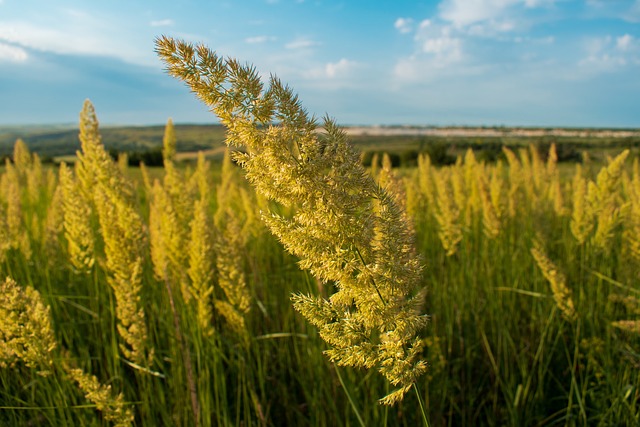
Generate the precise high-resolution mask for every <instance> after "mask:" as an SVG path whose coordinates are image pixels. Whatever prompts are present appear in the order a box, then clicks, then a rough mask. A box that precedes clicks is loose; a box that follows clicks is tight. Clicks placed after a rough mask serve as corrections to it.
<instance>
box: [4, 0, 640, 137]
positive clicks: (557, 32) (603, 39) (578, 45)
mask: <svg viewBox="0 0 640 427" xmlns="http://www.w3.org/2000/svg"><path fill="white" fill-rule="evenodd" d="M161 34H165V35H169V36H174V37H177V38H182V39H185V40H187V41H190V42H193V43H204V44H206V45H207V46H209V47H210V48H212V49H214V50H216V51H218V52H219V53H220V54H223V55H228V56H234V57H237V58H238V59H240V60H241V61H245V62H251V63H253V64H255V66H256V67H257V68H258V70H259V71H260V72H261V73H262V74H264V75H265V76H268V75H269V73H275V74H277V75H278V77H280V79H281V80H283V81H284V82H286V83H288V84H289V85H290V86H292V87H293V89H294V90H295V91H297V92H298V94H299V95H300V98H301V100H302V102H303V104H304V105H305V106H306V107H307V109H308V110H309V111H310V112H311V113H314V114H316V115H318V116H322V115H324V114H325V113H328V114H329V115H330V116H332V117H334V118H336V120H337V121H338V122H339V123H341V124H345V125H348V124H353V125H355V124H382V125H389V124H416V125H508V126H511V125H520V126H588V127H640V0H441V1H433V2H419V1H403V0H381V1H372V0H369V1H364V0H355V1H337V0H335V1H334V0H318V1H316V0H245V1H240V0H237V1H231V0H228V1H213V0H212V1H196V0H172V1H165V0H156V1H147V2H142V1H131V0H130V1H124V0H111V1H103V2H95V1H86V0H85V1H71V0H56V1H51V0H0V125H4V124H43V123H46V124H49V123H75V122H76V121H77V117H78V112H79V110H80V109H81V107H82V103H83V101H84V99H85V98H89V99H91V100H92V102H93V103H94V105H95V107H96V110H97V113H98V117H99V119H100V121H101V122H102V123H103V124H162V123H164V122H165V121H166V120H167V118H168V117H172V118H173V119H174V121H175V122H178V123H180V122H189V123H211V122H215V121H216V119H215V117H214V116H213V115H212V114H211V113H209V112H208V111H207V109H206V108H205V107H204V106H202V105H201V104H200V103H199V101H197V100H196V99H195V97H194V96H193V95H192V94H191V93H190V92H189V90H188V89H187V88H186V87H184V86H183V85H182V84H181V83H180V82H177V81H175V80H174V79H173V78H171V77H169V76H167V75H166V74H165V73H164V72H163V66H162V64H161V63H160V62H159V60H158V59H157V58H156V56H155V53H154V51H153V42H154V38H155V37H157V36H159V35H161Z"/></svg>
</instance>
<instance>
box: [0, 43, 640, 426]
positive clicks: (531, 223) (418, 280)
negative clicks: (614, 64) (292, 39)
mask: <svg viewBox="0 0 640 427" xmlns="http://www.w3.org/2000/svg"><path fill="white" fill-rule="evenodd" d="M162 49H165V51H163V50H162ZM180 49H182V50H180ZM180 49H178V48H176V47H175V45H171V44H170V43H169V42H167V43H166V45H163V46H161V48H159V50H160V51H161V52H164V53H165V60H167V61H168V62H169V63H170V65H171V66H172V67H174V66H175V67H176V68H178V67H179V64H178V65H176V64H174V63H172V62H171V60H170V59H169V60H168V59H166V57H167V56H169V54H174V53H175V52H174V51H175V50H177V51H179V52H182V54H184V55H185V56H186V57H189V55H188V53H189V50H188V47H184V46H181V47H180ZM185 51H186V52H187V53H184V52H185ZM198 55H200V56H201V57H202V58H203V59H202V62H204V63H205V65H207V64H206V63H207V61H213V63H214V65H215V64H218V65H219V63H217V62H215V61H216V60H215V58H213V59H212V58H210V57H207V53H206V52H205V51H199V53H198ZM198 64H200V63H198ZM200 65H201V64H200ZM200 65H198V66H200ZM207 66H209V65H207ZM222 69H223V70H222V71H221V69H220V67H218V68H215V70H214V71H215V72H219V73H230V74H231V75H232V77H233V78H230V77H228V76H226V77H225V76H223V77H225V78H228V79H229V81H231V82H232V86H231V89H229V90H228V92H227V93H231V94H234V92H233V90H234V89H237V88H238V87H239V88H241V89H246V92H247V93H249V92H250V91H249V89H251V88H254V86H253V85H252V82H253V80H252V79H253V76H252V74H251V70H248V69H242V68H237V64H234V63H233V62H230V63H228V64H226V68H225V67H222ZM170 70H173V72H174V73H175V74H179V73H178V71H179V69H178V70H177V71H176V70H175V69H171V68H170ZM225 70H226V71H225ZM234 73H235V74H234ZM211 74H215V73H213V72H212V73H210V74H208V75H211ZM189 84H192V85H195V87H196V89H198V90H200V91H205V90H213V89H210V87H209V86H207V87H205V88H203V87H202V86H198V84H201V82H199V81H190V82H189ZM233 85H240V86H233ZM198 90H194V92H196V93H198ZM242 93H245V92H242ZM267 93H268V94H269V96H266V95H265V96H264V97H263V98H256V100H254V101H255V102H254V103H253V104H252V105H251V106H247V105H246V104H244V103H243V104H241V105H240V104H233V102H236V101H237V99H238V98H237V97H236V98H234V99H232V100H231V101H229V100H228V99H226V98H224V97H223V95H220V96H218V98H216V97H215V96H213V95H211V99H213V100H214V101H215V102H217V103H219V104H222V105H223V106H225V108H227V109H226V110H225V109H224V108H222V107H220V109H219V110H216V112H217V113H218V114H219V115H220V116H221V117H222V120H223V123H225V125H226V126H227V138H228V139H229V141H230V143H231V145H232V146H233V145H234V144H235V145H240V142H242V141H244V142H247V141H248V142H249V144H248V148H247V149H246V150H244V151H240V150H238V149H237V148H236V149H235V151H234V154H230V153H231V150H227V151H224V155H223V156H222V157H220V156H217V154H221V155H222V153H218V152H217V151H216V156H214V157H212V159H207V158H206V157H205V156H204V155H202V154H201V155H198V156H183V157H182V159H183V161H181V160H179V159H180V155H179V153H177V152H178V151H180V144H181V134H180V132H179V131H177V130H176V128H174V126H173V124H172V123H171V122H168V123H167V126H166V127H165V128H164V129H163V135H164V137H163V138H164V139H163V145H162V148H161V156H162V163H163V165H164V166H163V167H158V168H156V167H153V168H152V167H147V166H142V167H131V166H130V165H129V161H128V158H127V156H126V155H121V156H120V158H119V159H117V160H113V159H112V157H111V156H109V153H108V151H107V150H106V149H105V145H104V144H103V141H102V136H101V130H100V129H99V126H98V119H97V116H96V114H95V111H94V110H93V106H92V105H91V104H90V103H89V102H87V103H85V105H84V108H83V110H82V113H81V116H80V126H79V127H80V135H79V142H78V143H77V145H76V147H77V150H79V154H78V158H77V159H76V161H75V162H74V163H73V164H66V163H62V164H51V165H43V164H42V161H41V159H40V156H39V155H38V154H36V153H33V152H31V151H30V149H29V147H27V145H26V144H25V143H24V142H23V141H21V140H19V141H18V142H16V143H15V145H14V148H13V152H12V153H11V155H10V158H9V159H8V160H7V163H6V165H5V167H4V168H3V169H2V175H1V178H0V235H1V238H0V275H1V277H2V279H3V280H4V281H3V282H2V283H1V284H0V425H7V426H14V425H25V426H26V425H74V426H103V425H116V426H128V425H140V426H142V425H145V426H146V425H177V426H193V425H195V426H254V425H255V426H284V425H290V426H363V425H364V426H417V425H429V426H478V425H490V426H493V425H496V426H497V425H501V426H502V425H508V426H553V425H562V426H591V425H594V426H613V425H615V426H622V425H638V424H639V423H640V401H639V399H640V369H639V367H640V340H639V334H640V288H639V287H638V285H637V284H638V280H639V278H638V272H639V271H640V269H639V267H640V167H639V165H638V156H637V154H638V153H637V150H636V151H634V150H628V149H623V148H621V147H618V146H609V145H608V146H606V147H604V148H603V149H602V150H587V152H591V153H592V154H591V156H589V155H587V154H583V153H582V152H580V153H579V154H580V155H579V158H577V159H576V158H575V156H573V157H571V158H572V159H573V160H578V161H574V162H571V163H566V162H562V161H560V160H563V157H562V153H568V152H569V151H567V148H566V147H562V146H561V144H557V145H556V144H554V143H549V141H542V142H543V143H544V144H538V145H536V144H522V141H523V140H519V143H518V144H511V145H508V146H507V145H500V149H499V151H496V150H495V149H492V151H491V153H492V154H491V155H490V156H489V155H487V154H486V152H484V153H485V154H481V153H483V151H482V149H481V148H478V149H477V150H476V151H474V150H473V147H463V149H461V148H460V146H457V147H450V146H449V147H448V148H447V149H446V150H444V155H445V157H444V160H443V161H441V160H442V159H443V158H442V157H440V156H441V155H442V152H443V149H442V148H441V147H437V148H433V147H429V146H427V145H428V144H425V146H423V147H422V150H418V153H417V155H416V156H415V158H413V160H415V161H413V160H412V161H411V162H409V163H404V164H403V163H402V162H401V163H400V164H403V165H404V166H403V167H394V162H393V158H392V157H393V156H389V155H383V154H382V153H383V152H384V151H386V150H385V146H384V145H383V144H382V143H379V144H376V145H375V146H373V147H374V148H373V149H372V148H371V147H372V146H369V147H368V148H367V149H366V150H364V151H363V153H362V154H359V153H358V152H356V151H355V150H353V149H352V148H351V146H350V145H349V144H348V143H347V142H346V137H345V135H344V134H343V133H342V132H341V131H340V130H339V129H337V128H336V127H335V126H334V125H333V124H332V122H331V121H329V120H326V121H325V123H324V125H323V129H322V132H321V133H318V132H317V130H318V129H317V126H315V125H314V123H313V122H312V121H311V120H309V119H308V118H306V116H305V115H304V113H303V111H302V110H301V109H300V108H299V107H298V106H297V100H296V99H295V97H294V96H292V94H291V93H290V92H289V91H288V89H284V88H282V87H281V86H280V84H279V83H278V82H277V81H273V82H271V86H270V89H269V92H267ZM200 95H201V94H200ZM234 96H235V95H234ZM246 96H249V95H246ZM271 96H272V97H273V98H271ZM203 98H204V96H203ZM220 98H221V99H222V101H221V100H220ZM260 100H266V101H264V102H265V105H262V104H260V103H259V101H260ZM205 101H206V100H205ZM227 101H228V103H227V104H225V102H227ZM232 101H233V102H232ZM241 101H242V100H241ZM211 102H213V101H211ZM274 105H275V107H274ZM265 111H267V112H266V113H265ZM274 111H276V112H274ZM274 114H275V115H276V117H277V118H278V119H279V120H278V122H280V125H277V126H275V125H274V126H263V125H261V123H263V122H267V119H269V120H268V121H269V122H273V120H271V118H272V117H273V116H274ZM247 117H249V118H247ZM494 142H495V141H494ZM529 142H535V141H533V140H530V141H529ZM538 142H540V141H538ZM495 143H496V144H497V142H495ZM492 144H493V143H492ZM392 146H393V145H390V147H392ZM540 146H544V150H542V149H540ZM430 150H432V151H430ZM365 151H368V154H367V153H366V152H365ZM559 153H560V154H559ZM485 156H488V157H485ZM191 157H194V158H195V159H193V160H192V159H191ZM399 158H402V156H399ZM407 158H410V157H405V159H407ZM436 159H440V160H436ZM362 163H364V164H366V167H365V166H363V165H362ZM241 166H242V167H241ZM289 173H290V175H287V174H289ZM291 177H296V178H297V179H296V180H293V179H291ZM309 189H313V190H314V191H310V190H309ZM314 214H318V215H316V216H314ZM323 221H324V222H323ZM354 230H355V231H354ZM5 278H6V279H5ZM425 290H426V292H425ZM425 315H428V317H426V316H425ZM427 320H428V321H427ZM377 322H379V323H377ZM425 323H426V324H425Z"/></svg>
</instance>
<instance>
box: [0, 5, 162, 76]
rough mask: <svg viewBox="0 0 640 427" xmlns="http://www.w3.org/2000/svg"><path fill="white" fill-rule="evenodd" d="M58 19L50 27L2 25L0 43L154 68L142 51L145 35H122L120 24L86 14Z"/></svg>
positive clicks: (149, 54) (68, 13)
mask: <svg viewBox="0 0 640 427" xmlns="http://www.w3.org/2000/svg"><path fill="white" fill-rule="evenodd" d="M58 18H59V20H58V22H56V23H55V24H51V25H49V26H46V25H41V24H35V23H32V22H27V21H0V42H6V43H10V44H13V45H19V46H23V47H25V48H30V49H33V50H38V51H44V52H52V53H55V54H64V55H93V56H109V57H113V58H118V59H121V60H123V61H126V62H130V63H134V64H143V65H149V64H151V63H153V64H155V56H154V55H153V54H152V52H150V50H149V51H148V50H144V48H141V47H140V46H141V45H140V43H139V42H140V40H139V39H140V38H141V37H143V35H140V34H135V33H132V32H131V31H128V30H124V29H121V31H119V30H118V28H119V25H118V24H116V23H114V22H109V21H108V20H107V19H103V18H102V19H97V18H95V17H91V16H90V15H88V14H86V13H83V12H78V11H66V14H65V15H63V16H60V17H58ZM136 37H137V38H138V40H135V38H136Z"/></svg>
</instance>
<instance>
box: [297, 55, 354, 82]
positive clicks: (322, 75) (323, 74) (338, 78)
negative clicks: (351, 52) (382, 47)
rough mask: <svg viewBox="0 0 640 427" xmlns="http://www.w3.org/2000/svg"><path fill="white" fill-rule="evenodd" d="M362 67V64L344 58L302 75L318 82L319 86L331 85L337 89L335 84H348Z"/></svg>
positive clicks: (316, 67)
mask: <svg viewBox="0 0 640 427" xmlns="http://www.w3.org/2000/svg"><path fill="white" fill-rule="evenodd" d="M361 66H362V64H360V63H358V62H356V61H351V60H349V59H346V58H342V59H340V60H339V61H337V62H327V63H326V64H324V65H321V66H315V67H312V68H310V69H308V70H307V71H305V72H303V73H302V75H303V76H304V77H305V78H307V79H311V80H316V82H317V83H318V84H329V86H331V87H335V84H338V85H340V84H343V83H345V82H347V81H348V78H349V77H350V76H351V75H352V73H353V71H354V70H355V69H357V68H359V67H361ZM330 82H331V83H330Z"/></svg>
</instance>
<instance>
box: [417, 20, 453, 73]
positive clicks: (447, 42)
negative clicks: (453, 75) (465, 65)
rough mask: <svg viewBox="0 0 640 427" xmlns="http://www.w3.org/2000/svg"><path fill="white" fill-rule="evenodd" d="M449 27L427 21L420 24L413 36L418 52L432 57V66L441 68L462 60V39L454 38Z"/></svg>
mask: <svg viewBox="0 0 640 427" xmlns="http://www.w3.org/2000/svg"><path fill="white" fill-rule="evenodd" d="M453 33H454V31H453V29H452V27H451V26H449V25H444V26H443V25H439V24H432V23H431V21H429V20H424V21H422V22H421V23H420V27H419V30H418V32H417V33H416V36H415V41H416V42H417V44H418V46H419V48H420V52H421V53H425V54H428V55H433V56H434V57H435V61H434V64H433V65H436V66H438V67H442V66H444V65H447V64H450V63H453V62H457V61H459V60H460V59H462V56H463V54H462V39H461V38H460V37H457V36H455V35H454V34H453Z"/></svg>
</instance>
